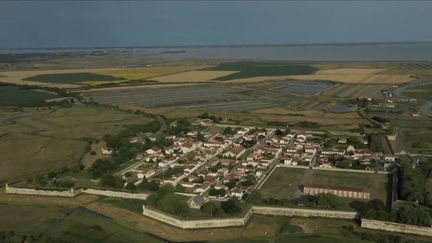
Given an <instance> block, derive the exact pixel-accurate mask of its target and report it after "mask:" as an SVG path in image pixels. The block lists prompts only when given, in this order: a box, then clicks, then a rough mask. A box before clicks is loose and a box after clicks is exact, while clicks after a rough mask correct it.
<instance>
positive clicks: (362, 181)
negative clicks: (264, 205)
mask: <svg viewBox="0 0 432 243" xmlns="http://www.w3.org/2000/svg"><path fill="white" fill-rule="evenodd" d="M307 171H308V170H306V169H300V168H278V169H276V170H275V171H274V172H273V174H272V175H271V177H270V178H269V179H268V180H267V181H266V182H265V184H264V185H263V186H262V187H261V189H260V191H259V192H260V194H261V196H262V197H263V198H270V197H272V198H277V199H282V198H287V199H292V198H293V196H294V195H295V193H296V192H297V191H298V190H299V186H300V185H301V184H302V183H301V181H302V178H303V176H304V175H305V173H306V172H307ZM308 173H310V175H309V176H308V177H307V178H308V179H306V180H304V183H305V184H306V183H311V184H323V185H332V186H351V187H361V188H365V189H367V190H369V191H370V192H371V198H377V199H380V200H382V201H383V202H384V203H386V202H387V195H388V190H389V189H390V185H389V176H387V175H379V174H372V173H371V174H366V173H356V172H342V171H326V170H317V169H315V170H309V171H308Z"/></svg>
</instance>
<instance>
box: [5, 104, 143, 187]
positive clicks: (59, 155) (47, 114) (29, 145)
mask: <svg viewBox="0 0 432 243" xmlns="http://www.w3.org/2000/svg"><path fill="white" fill-rule="evenodd" d="M149 121H150V119H149V118H147V117H144V116H140V115H135V114H131V113H127V112H123V111H119V110H114V109H108V108H103V107H99V106H73V107H72V108H62V109H58V110H51V111H44V112H40V111H39V112H38V111H34V112H32V113H31V114H30V115H28V116H26V117H23V118H19V119H17V120H15V121H14V122H12V123H5V124H0V131H5V132H6V135H4V136H2V137H0V154H1V157H0V182H5V181H8V180H13V179H18V178H23V177H26V176H30V175H33V174H35V173H45V172H47V171H51V170H53V169H56V168H60V167H63V166H69V165H72V164H76V163H77V162H79V159H80V157H81V156H82V155H83V154H84V152H85V151H86V148H87V146H88V141H89V138H90V139H101V138H102V136H103V135H105V134H108V133H116V132H118V131H119V130H120V129H122V127H123V126H124V125H128V124H144V123H147V122H149Z"/></svg>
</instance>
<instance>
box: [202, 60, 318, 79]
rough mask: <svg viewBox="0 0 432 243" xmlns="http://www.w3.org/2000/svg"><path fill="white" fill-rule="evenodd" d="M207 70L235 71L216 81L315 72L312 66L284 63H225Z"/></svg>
mask: <svg viewBox="0 0 432 243" xmlns="http://www.w3.org/2000/svg"><path fill="white" fill-rule="evenodd" d="M208 70H212V71H235V73H232V74H228V75H225V76H223V77H220V78H218V80H221V81H228V80H236V79H245V78H253V77H263V76H286V75H300V74H313V73H315V72H316V71H317V69H316V68H315V67H314V66H312V65H305V64H293V63H286V62H226V63H221V64H219V65H217V66H215V67H212V68H209V69H208Z"/></svg>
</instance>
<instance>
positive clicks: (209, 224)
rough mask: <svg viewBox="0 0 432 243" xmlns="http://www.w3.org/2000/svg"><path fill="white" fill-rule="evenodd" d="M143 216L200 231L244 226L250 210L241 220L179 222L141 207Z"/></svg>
mask: <svg viewBox="0 0 432 243" xmlns="http://www.w3.org/2000/svg"><path fill="white" fill-rule="evenodd" d="M143 215H145V216H147V217H150V218H152V219H155V220H158V221H161V222H163V223H166V224H169V225H172V226H175V227H178V228H182V229H202V228H222V227H235V226H244V225H245V224H246V223H247V222H248V221H249V218H250V217H251V215H252V210H249V211H248V212H247V213H246V215H245V216H243V217H241V218H224V219H203V220H201V219H200V220H181V219H178V218H175V217H172V216H169V215H166V214H164V213H161V212H158V211H156V210H152V209H149V208H146V207H145V206H143Z"/></svg>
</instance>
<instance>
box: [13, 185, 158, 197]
mask: <svg viewBox="0 0 432 243" xmlns="http://www.w3.org/2000/svg"><path fill="white" fill-rule="evenodd" d="M5 193H8V194H22V195H38V196H54V197H75V196H77V195H79V194H81V193H87V194H92V195H99V196H107V197H119V198H127V199H140V200H145V199H146V198H147V197H148V195H149V194H147V193H132V192H120V191H110V190H101V189H93V188H88V189H73V188H70V189H69V190H64V191H60V190H41V189H33V188H20V187H11V186H9V185H7V184H6V187H5Z"/></svg>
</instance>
